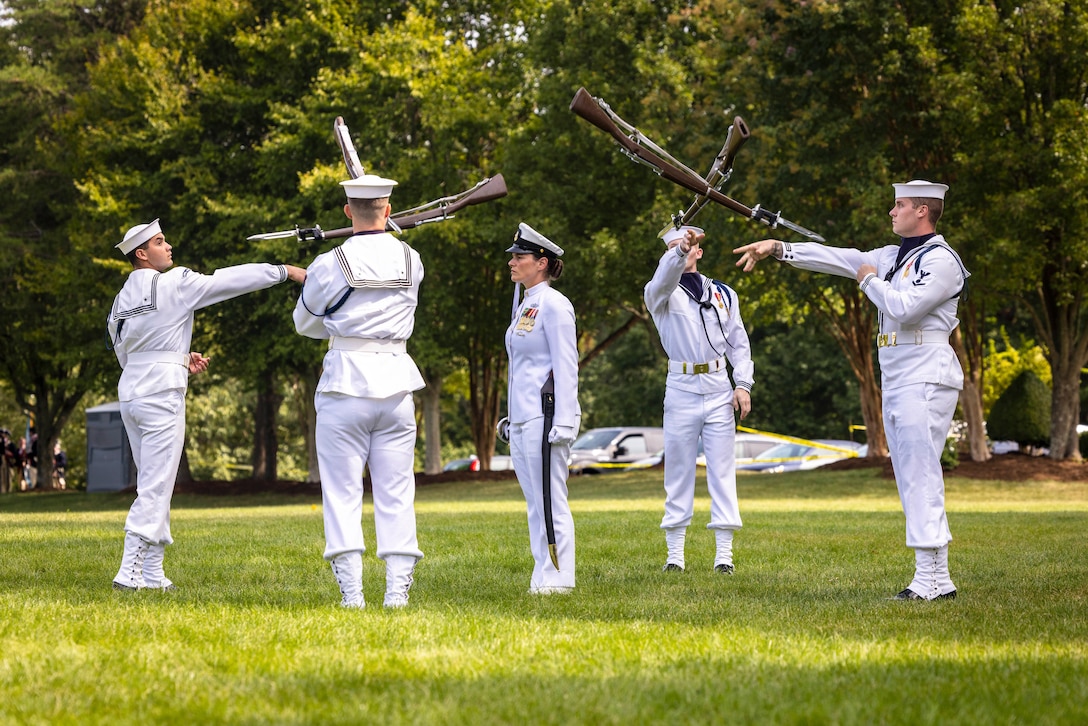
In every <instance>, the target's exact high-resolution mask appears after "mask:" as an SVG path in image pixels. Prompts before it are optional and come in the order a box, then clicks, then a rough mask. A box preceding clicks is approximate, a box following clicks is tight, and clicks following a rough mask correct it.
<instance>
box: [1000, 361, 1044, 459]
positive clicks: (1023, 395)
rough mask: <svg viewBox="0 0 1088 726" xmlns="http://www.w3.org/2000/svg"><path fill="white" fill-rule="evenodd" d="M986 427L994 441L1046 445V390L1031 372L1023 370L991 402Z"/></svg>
mask: <svg viewBox="0 0 1088 726" xmlns="http://www.w3.org/2000/svg"><path fill="white" fill-rule="evenodd" d="M986 428H987V432H988V433H989V435H990V438H992V439H994V440H996V441H1016V442H1017V443H1019V444H1020V445H1021V446H1046V445H1047V443H1049V441H1050V388H1049V387H1048V386H1047V385H1046V384H1045V383H1043V381H1042V380H1040V378H1039V376H1037V375H1035V373H1034V372H1032V371H1030V370H1025V371H1023V372H1022V373H1020V375H1018V376H1017V377H1016V378H1014V379H1013V381H1012V383H1011V384H1009V387H1008V388H1006V389H1005V392H1004V393H1002V394H1001V397H1000V398H998V399H997V401H996V402H995V403H994V405H993V408H992V409H991V410H990V416H989V418H988V419H987V420H986Z"/></svg>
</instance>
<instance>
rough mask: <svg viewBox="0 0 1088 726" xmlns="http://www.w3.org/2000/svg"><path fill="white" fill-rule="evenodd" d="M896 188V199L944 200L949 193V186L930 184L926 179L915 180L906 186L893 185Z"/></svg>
mask: <svg viewBox="0 0 1088 726" xmlns="http://www.w3.org/2000/svg"><path fill="white" fill-rule="evenodd" d="M892 186H893V187H895V198H896V199H899V198H900V197H918V198H920V199H944V193H945V192H947V191H948V185H947V184H938V183H936V182H928V181H926V180H924V179H914V180H913V181H909V182H907V183H906V184H892Z"/></svg>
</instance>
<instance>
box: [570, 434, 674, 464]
mask: <svg viewBox="0 0 1088 726" xmlns="http://www.w3.org/2000/svg"><path fill="white" fill-rule="evenodd" d="M664 448H665V429H663V428H657V427H651V426H617V427H614V428H598V429H590V430H589V431H586V432H585V433H584V434H582V435H581V436H579V437H578V438H577V440H575V442H574V443H573V444H571V447H570V458H569V459H567V468H569V469H570V472H571V473H572V474H603V473H604V472H608V471H620V470H622V469H625V468H627V466H629V465H630V464H631V463H633V462H635V461H638V460H640V459H645V458H646V457H647V456H649V455H651V454H653V453H654V452H657V451H661V450H662V449H664Z"/></svg>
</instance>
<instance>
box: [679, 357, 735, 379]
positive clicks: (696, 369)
mask: <svg viewBox="0 0 1088 726" xmlns="http://www.w3.org/2000/svg"><path fill="white" fill-rule="evenodd" d="M724 370H725V359H724V358H715V359H714V360H712V361H707V362H706V363H688V362H686V361H682V360H670V361H669V373H684V374H689V375H693V376H697V375H699V374H700V373H717V372H718V371H724Z"/></svg>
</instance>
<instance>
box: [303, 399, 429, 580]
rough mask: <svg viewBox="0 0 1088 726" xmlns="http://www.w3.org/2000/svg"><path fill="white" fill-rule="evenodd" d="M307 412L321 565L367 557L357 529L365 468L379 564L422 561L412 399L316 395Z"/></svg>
mask: <svg viewBox="0 0 1088 726" xmlns="http://www.w3.org/2000/svg"><path fill="white" fill-rule="evenodd" d="M314 405H315V407H316V408H317V465H318V469H319V471H320V474H321V499H322V503H323V505H324V507H323V516H324V521H325V555H324V556H325V559H326V560H331V559H333V558H334V557H336V556H337V555H341V554H344V553H346V552H356V551H358V552H362V551H365V550H366V545H365V544H364V542H363V524H362V522H363V469H364V467H366V466H369V467H370V481H371V483H372V485H373V497H374V533H375V538H376V539H377V544H378V551H377V555H378V557H379V558H381V559H385V556H386V555H409V556H412V557H415V558H416V559H419V558H420V557H423V553H422V552H421V551H420V550H419V544H418V542H417V541H416V512H415V496H416V478H415V472H414V470H415V446H416V418H415V402H414V401H413V400H412V394H411V393H403V394H397V395H395V396H390V397H389V398H360V397H358V396H347V395H344V394H339V393H319V394H317V395H316V396H315V397H314Z"/></svg>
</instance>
